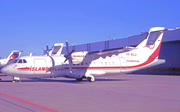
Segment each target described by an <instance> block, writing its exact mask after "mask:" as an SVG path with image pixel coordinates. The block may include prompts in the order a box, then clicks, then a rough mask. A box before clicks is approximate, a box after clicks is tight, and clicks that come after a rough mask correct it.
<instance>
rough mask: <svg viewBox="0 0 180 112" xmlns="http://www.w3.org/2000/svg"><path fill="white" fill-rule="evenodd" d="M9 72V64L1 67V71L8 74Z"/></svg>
mask: <svg viewBox="0 0 180 112" xmlns="http://www.w3.org/2000/svg"><path fill="white" fill-rule="evenodd" d="M8 72H9V69H8V67H7V66H6V67H4V68H2V69H1V73H3V74H7V73H8Z"/></svg>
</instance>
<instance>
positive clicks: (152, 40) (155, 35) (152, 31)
mask: <svg viewBox="0 0 180 112" xmlns="http://www.w3.org/2000/svg"><path fill="white" fill-rule="evenodd" d="M164 29H165V28H164V27H153V28H150V29H149V32H148V35H147V37H146V39H145V40H143V41H142V42H141V43H140V44H139V45H138V46H137V47H136V48H142V47H145V46H150V45H153V44H154V43H155V41H156V40H157V38H158V37H159V36H160V34H161V33H162V31H163V30H164ZM155 32H156V33H155Z"/></svg>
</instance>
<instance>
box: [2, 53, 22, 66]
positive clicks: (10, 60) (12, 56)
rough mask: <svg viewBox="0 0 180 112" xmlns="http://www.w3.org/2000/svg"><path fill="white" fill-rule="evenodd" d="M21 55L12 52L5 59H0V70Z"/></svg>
mask: <svg viewBox="0 0 180 112" xmlns="http://www.w3.org/2000/svg"><path fill="white" fill-rule="evenodd" d="M20 55H21V51H12V52H11V53H10V55H9V56H8V57H7V58H6V59H0V69H1V68H3V67H4V66H6V65H7V64H8V63H10V62H12V61H13V60H14V59H16V58H18V57H19V56H20Z"/></svg>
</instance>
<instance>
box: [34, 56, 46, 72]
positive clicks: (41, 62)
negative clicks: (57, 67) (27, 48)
mask: <svg viewBox="0 0 180 112" xmlns="http://www.w3.org/2000/svg"><path fill="white" fill-rule="evenodd" d="M46 67H47V66H46V60H45V59H34V74H46Z"/></svg>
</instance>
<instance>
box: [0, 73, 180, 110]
mask: <svg viewBox="0 0 180 112" xmlns="http://www.w3.org/2000/svg"><path fill="white" fill-rule="evenodd" d="M0 78H1V79H2V80H1V82H0V111H1V112H48V111H52V112H180V76H170V75H169V76H168V75H142V74H141V75H140V74H125V75H116V76H108V77H99V78H96V81H95V82H88V81H87V80H86V79H83V81H82V82H76V80H75V79H66V78H61V77H60V78H47V79H27V78H24V79H23V78H22V79H21V82H16V83H12V78H11V77H8V76H0Z"/></svg>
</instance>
